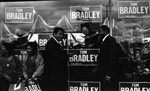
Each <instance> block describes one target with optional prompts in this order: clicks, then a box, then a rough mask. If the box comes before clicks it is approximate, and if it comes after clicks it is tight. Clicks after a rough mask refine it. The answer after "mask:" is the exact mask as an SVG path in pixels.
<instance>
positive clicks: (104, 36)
mask: <svg viewBox="0 0 150 91" xmlns="http://www.w3.org/2000/svg"><path fill="white" fill-rule="evenodd" d="M82 32H83V33H84V34H85V42H86V43H85V45H84V48H97V49H100V52H99V54H98V59H97V60H98V67H97V68H96V70H95V71H94V73H93V75H92V76H91V77H93V78H94V80H96V81H99V82H101V86H102V87H101V89H102V91H112V90H113V91H118V90H119V85H118V82H119V71H120V70H119V56H120V54H121V52H122V49H121V47H120V46H119V44H118V43H117V42H116V40H115V38H113V37H112V36H110V34H109V33H110V29H109V27H108V26H106V25H102V26H100V28H99V30H98V31H97V32H91V31H90V30H89V29H88V28H86V26H84V27H83V28H82ZM64 33H65V30H64V29H63V28H61V27H55V28H54V30H53V36H52V37H51V38H50V39H49V41H48V42H47V44H46V47H45V50H44V52H43V53H42V54H41V53H40V52H38V45H37V43H36V42H25V43H24V44H23V45H20V46H19V47H18V45H17V46H16V45H15V43H16V42H15V43H5V42H2V43H1V47H0V48H1V51H0V52H1V53H0V61H1V62H3V63H1V62H0V91H8V89H9V85H10V84H12V83H17V82H18V80H28V79H34V78H38V79H39V82H40V86H41V88H42V90H43V91H67V89H68V87H67V86H68V85H67V81H68V77H67V76H68V70H67V62H68V61H69V56H73V53H67V52H66V51H65V50H63V48H62V45H61V44H60V42H59V41H60V40H61V39H62V37H63V35H64ZM91 38H93V39H91ZM82 47H83V46H82ZM12 49H13V50H12ZM14 49H16V50H14ZM21 49H23V50H22V51H20V50H21ZM24 50H25V51H24ZM122 53H123V52H122ZM40 79H41V80H40Z"/></svg>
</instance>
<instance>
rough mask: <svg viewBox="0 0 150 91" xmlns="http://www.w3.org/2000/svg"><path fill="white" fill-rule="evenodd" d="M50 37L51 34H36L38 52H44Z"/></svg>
mask: <svg viewBox="0 0 150 91" xmlns="http://www.w3.org/2000/svg"><path fill="white" fill-rule="evenodd" d="M51 36H52V33H39V34H38V45H39V50H45V45H46V44H47V42H48V40H49V39H50V38H51Z"/></svg>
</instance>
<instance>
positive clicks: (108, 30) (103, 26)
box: [100, 25, 110, 33]
mask: <svg viewBox="0 0 150 91" xmlns="http://www.w3.org/2000/svg"><path fill="white" fill-rule="evenodd" d="M100 28H101V29H103V31H106V32H108V33H109V32H110V29H109V27H108V26H107V25H101V26H100Z"/></svg>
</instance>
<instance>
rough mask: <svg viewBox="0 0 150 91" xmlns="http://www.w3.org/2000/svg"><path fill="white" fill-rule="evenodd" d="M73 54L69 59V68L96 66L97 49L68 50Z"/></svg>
mask: <svg viewBox="0 0 150 91" xmlns="http://www.w3.org/2000/svg"><path fill="white" fill-rule="evenodd" d="M68 51H69V52H71V53H74V55H73V56H71V57H69V65H70V66H85V65H87V66H97V65H98V64H97V62H98V61H97V58H98V54H99V49H70V50H68Z"/></svg>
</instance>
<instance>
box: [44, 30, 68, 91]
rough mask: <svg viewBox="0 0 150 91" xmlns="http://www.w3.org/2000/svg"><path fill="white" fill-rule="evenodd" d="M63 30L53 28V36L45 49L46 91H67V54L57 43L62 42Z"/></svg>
mask: <svg viewBox="0 0 150 91" xmlns="http://www.w3.org/2000/svg"><path fill="white" fill-rule="evenodd" d="M64 32H65V31H64V29H62V28H60V27H55V28H54V31H53V36H52V37H51V38H50V40H49V41H48V42H47V45H46V49H45V57H46V60H45V66H46V67H45V75H46V80H47V81H48V84H49V85H48V88H50V90H48V91H67V90H66V89H67V61H68V59H69V57H68V55H67V53H66V52H65V51H64V50H63V49H62V46H61V44H60V43H59V41H60V40H62V37H63V34H64Z"/></svg>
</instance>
